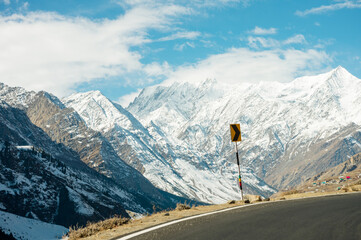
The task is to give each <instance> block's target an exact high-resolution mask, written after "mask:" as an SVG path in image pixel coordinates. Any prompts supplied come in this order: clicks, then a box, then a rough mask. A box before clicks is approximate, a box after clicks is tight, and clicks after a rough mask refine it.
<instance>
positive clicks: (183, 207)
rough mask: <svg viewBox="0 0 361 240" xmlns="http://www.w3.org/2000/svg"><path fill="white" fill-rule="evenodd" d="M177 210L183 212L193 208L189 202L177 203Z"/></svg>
mask: <svg viewBox="0 0 361 240" xmlns="http://www.w3.org/2000/svg"><path fill="white" fill-rule="evenodd" d="M175 209H176V210H178V211H182V210H187V209H191V206H189V205H188V204H187V202H185V203H177V207H176V208H175Z"/></svg>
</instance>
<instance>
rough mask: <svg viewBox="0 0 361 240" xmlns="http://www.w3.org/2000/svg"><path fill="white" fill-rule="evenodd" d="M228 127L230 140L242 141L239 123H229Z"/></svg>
mask: <svg viewBox="0 0 361 240" xmlns="http://www.w3.org/2000/svg"><path fill="white" fill-rule="evenodd" d="M230 128H231V139H232V142H240V141H242V137H241V126H240V125H239V124H231V125H230Z"/></svg>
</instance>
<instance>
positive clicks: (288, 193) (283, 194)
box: [281, 189, 304, 196]
mask: <svg viewBox="0 0 361 240" xmlns="http://www.w3.org/2000/svg"><path fill="white" fill-rule="evenodd" d="M299 193H304V191H302V190H298V189H292V190H289V191H286V192H281V196H287V195H294V194H299Z"/></svg>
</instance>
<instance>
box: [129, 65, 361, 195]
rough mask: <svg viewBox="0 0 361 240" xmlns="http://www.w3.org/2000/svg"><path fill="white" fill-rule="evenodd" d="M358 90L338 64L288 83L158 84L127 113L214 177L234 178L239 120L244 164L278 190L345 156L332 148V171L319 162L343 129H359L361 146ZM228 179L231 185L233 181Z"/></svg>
mask: <svg viewBox="0 0 361 240" xmlns="http://www.w3.org/2000/svg"><path fill="white" fill-rule="evenodd" d="M360 92H361V81H360V80H359V79H357V78H355V77H354V76H352V75H351V74H350V73H348V72H347V71H346V70H345V69H344V68H342V67H338V68H336V69H334V70H332V71H330V72H328V73H325V74H321V75H318V76H309V77H302V78H298V79H295V80H294V81H292V82H290V83H278V82H261V83H258V84H253V85H251V84H240V85H239V86H237V85H229V86H226V85H224V84H220V83H219V82H217V81H216V80H207V81H205V82H203V83H201V84H197V83H174V84H172V85H170V86H153V87H149V88H147V89H144V90H143V91H142V92H141V93H140V95H139V96H138V97H137V98H136V99H135V101H134V102H133V103H132V104H131V105H130V106H129V107H128V110H129V111H130V112H131V113H132V114H133V115H134V116H136V117H137V118H138V119H139V120H140V121H141V122H142V124H143V125H144V126H145V127H146V128H147V129H148V131H149V132H150V133H151V134H155V133H157V132H160V133H162V134H163V135H164V136H166V137H167V139H168V140H169V141H168V142H169V143H171V145H172V149H173V150H174V151H176V152H177V150H179V151H178V152H177V153H179V154H180V153H184V154H187V155H189V156H191V155H197V156H200V158H199V159H197V161H195V162H198V163H199V164H204V163H207V165H208V166H210V169H209V170H210V171H209V172H217V171H218V170H219V169H220V168H221V167H223V172H224V168H225V169H227V171H228V173H227V174H229V176H231V175H232V173H233V172H232V171H233V169H235V166H234V164H231V163H232V162H234V153H232V148H233V145H232V144H231V143H230V136H229V124H231V123H237V122H239V123H241V129H242V137H243V141H242V142H241V143H240V145H239V146H240V154H241V156H242V162H243V166H244V167H247V169H250V170H251V171H254V172H255V173H256V174H257V175H258V176H259V177H260V178H262V179H263V178H264V179H266V180H267V182H269V183H271V184H272V185H274V186H275V187H278V188H280V187H286V186H287V185H288V184H290V183H292V184H296V183H297V182H299V181H301V180H302V179H301V178H302V177H301V176H302V175H305V177H307V176H308V175H312V174H315V173H313V171H322V168H326V167H331V166H334V165H336V164H337V161H339V159H342V158H341V157H340V156H337V153H336V152H337V151H338V150H340V149H336V148H334V149H333V150H332V151H333V152H334V153H335V154H333V155H332V154H330V156H329V160H328V163H327V164H328V166H327V164H326V163H324V164H323V165H322V166H321V165H317V159H320V158H322V156H325V154H326V153H321V150H325V149H324V148H323V147H322V146H323V145H322V144H321V143H327V142H332V141H333V142H332V143H333V144H334V145H337V144H336V142H334V141H336V140H338V141H342V140H343V139H346V137H347V135H342V136H341V135H338V133H340V134H341V132H342V131H341V130H343V132H348V131H347V129H349V130H350V129H353V130H352V131H351V130H350V131H351V132H350V133H349V135H350V136H349V137H351V138H353V140H354V141H355V142H356V143H359V142H360V140H361V139H358V138H355V137H354V136H352V134H354V133H357V129H359V126H360V125H361V94H360ZM355 125H356V126H355ZM317 144H318V145H319V147H318V148H317V149H312V156H311V154H310V153H311V148H312V147H313V148H315V146H316V145H317ZM337 146H341V145H337ZM342 149H343V151H341V152H342V154H344V155H345V154H346V155H353V153H354V152H357V151H359V150H361V149H360V145H358V144H348V145H346V146H343V147H342ZM328 152H331V149H329V151H328ZM339 152H340V151H339ZM305 158H307V159H305ZM343 159H346V157H345V158H343ZM306 160H307V161H306ZM300 162H303V163H305V164H308V165H309V166H308V169H304V168H306V166H300V165H299V163H300ZM227 163H228V164H229V165H227ZM227 166H229V167H227ZM300 169H302V171H301V170H300ZM233 175H234V174H233ZM228 182H229V184H232V181H231V178H230V179H229V180H228ZM245 182H246V184H247V180H246V179H245Z"/></svg>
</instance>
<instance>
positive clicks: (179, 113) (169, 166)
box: [63, 80, 275, 203]
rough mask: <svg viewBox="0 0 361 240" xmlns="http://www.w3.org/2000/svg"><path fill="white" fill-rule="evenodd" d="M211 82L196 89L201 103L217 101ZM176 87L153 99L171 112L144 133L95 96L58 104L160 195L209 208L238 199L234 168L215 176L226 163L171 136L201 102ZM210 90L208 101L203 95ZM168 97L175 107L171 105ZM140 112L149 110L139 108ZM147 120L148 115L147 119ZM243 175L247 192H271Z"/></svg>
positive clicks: (247, 172) (131, 119)
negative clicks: (163, 102)
mask: <svg viewBox="0 0 361 240" xmlns="http://www.w3.org/2000/svg"><path fill="white" fill-rule="evenodd" d="M214 82H215V81H214V80H208V81H207V82H205V83H202V84H201V85H200V86H199V87H201V88H202V89H204V90H205V92H204V95H203V97H204V98H205V99H206V100H205V101H209V100H211V99H213V98H214V97H215V96H220V93H219V92H218V91H216V90H213V89H212V88H213V83H214ZM179 86H180V85H179V84H174V85H172V86H171V88H170V90H168V91H167V92H166V93H164V92H162V93H161V94H159V95H157V98H158V99H168V101H167V103H168V104H170V106H166V108H167V110H169V111H165V112H166V113H165V114H162V116H163V117H165V119H164V120H163V122H162V123H158V124H157V125H155V124H153V125H152V124H151V123H152V121H151V120H150V127H148V129H146V128H144V127H143V125H142V124H141V123H139V122H138V121H137V120H136V118H134V116H133V115H132V114H130V113H129V112H127V111H126V110H124V109H123V108H121V107H120V106H119V105H117V104H114V103H111V102H110V101H109V100H108V99H107V98H105V97H104V96H102V95H101V94H100V92H98V91H93V92H88V93H80V94H74V95H72V96H70V97H69V98H66V99H63V102H64V104H65V105H66V106H67V107H72V108H74V109H75V110H76V111H77V112H78V113H79V115H80V116H81V117H82V118H83V119H84V121H85V122H86V123H87V125H88V126H89V127H91V128H93V129H94V130H99V131H101V132H102V133H103V134H104V136H106V137H107V138H108V139H109V141H110V142H111V144H112V146H113V147H114V149H116V150H117V152H118V155H119V156H120V157H121V158H122V159H125V160H126V161H128V163H129V164H131V165H132V166H134V167H138V170H140V171H144V176H145V177H147V178H148V179H149V180H150V181H151V182H152V183H153V184H154V185H155V186H157V187H159V188H161V189H162V190H164V191H167V192H170V193H173V194H176V195H179V196H184V197H189V198H192V199H196V200H200V201H204V202H211V203H221V202H225V201H227V200H228V199H230V198H237V197H239V190H238V189H237V184H236V180H237V179H236V178H234V176H235V175H236V174H237V173H236V170H237V168H236V166H232V167H230V168H231V169H229V168H226V169H223V170H219V167H221V168H223V165H224V164H227V162H226V161H225V159H221V160H220V162H217V163H214V162H213V161H212V160H211V159H210V160H207V159H206V158H208V156H206V155H205V153H199V152H198V151H197V149H195V148H194V147H190V146H186V145H184V144H183V141H182V140H180V139H179V137H178V133H175V132H172V131H173V130H176V129H177V127H179V126H182V125H183V126H184V125H185V123H187V121H189V120H190V119H191V118H192V116H191V115H190V114H189V109H190V110H191V111H197V109H195V107H199V106H196V105H195V104H194V103H193V102H194V101H196V100H197V99H199V98H200V97H199V96H197V89H194V86H193V85H191V84H187V85H186V89H183V90H182V91H181V92H177V91H178V89H179ZM161 89H164V87H156V89H155V92H156V94H157V92H159V91H161ZM209 90H210V92H211V95H207V93H208V91H209ZM145 91H147V90H145ZM189 95H191V96H193V97H194V101H192V100H191V101H190V100H189V99H188V96H189ZM170 97H172V98H173V99H174V101H171V100H172V99H170ZM178 98H181V100H182V101H181V104H182V106H183V108H185V109H181V108H177V106H176V104H175V102H176V100H178ZM144 106H151V105H146V104H145V105H143V106H139V107H140V108H142V107H144ZM155 108H156V107H155ZM173 109H175V110H173ZM161 111H162V108H159V109H156V110H155V111H154V112H153V113H152V114H154V115H157V114H158V113H157V112H161ZM174 115H175V116H176V117H174ZM167 116H169V119H167ZM151 118H152V116H151V115H149V116H148V119H151ZM159 125H161V126H163V127H167V130H168V131H169V132H170V133H169V134H167V133H165V131H164V130H162V129H161V128H160V127H158V126H159ZM99 126H101V127H99ZM127 147H131V151H132V154H131V155H129V154H128V153H127V154H124V153H123V149H125V148H127ZM127 157H129V158H127ZM134 159H137V160H136V161H135V160H134ZM139 166H140V167H139ZM243 171H244V181H245V182H248V184H249V190H248V191H249V192H252V193H258V194H262V195H269V194H271V193H273V192H274V191H275V190H274V189H272V188H271V187H269V186H267V184H265V183H264V182H263V181H262V180H261V179H259V178H258V177H257V176H255V175H254V174H253V172H252V170H251V169H249V168H245V169H243Z"/></svg>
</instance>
